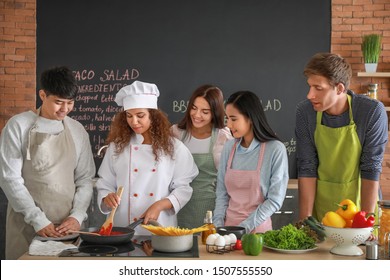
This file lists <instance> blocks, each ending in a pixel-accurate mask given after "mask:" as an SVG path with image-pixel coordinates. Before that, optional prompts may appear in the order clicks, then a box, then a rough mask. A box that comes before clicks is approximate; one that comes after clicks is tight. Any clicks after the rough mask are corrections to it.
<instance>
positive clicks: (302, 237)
mask: <svg viewBox="0 0 390 280" xmlns="http://www.w3.org/2000/svg"><path fill="white" fill-rule="evenodd" d="M263 237H264V244H266V245H267V246H269V247H272V248H277V249H284V250H305V249H311V248H314V247H315V245H316V241H317V240H316V238H315V237H312V236H310V235H309V234H308V233H307V232H306V230H305V228H296V227H295V226H294V225H292V224H288V225H286V226H284V227H282V228H281V229H278V230H269V231H267V232H265V233H264V234H263Z"/></svg>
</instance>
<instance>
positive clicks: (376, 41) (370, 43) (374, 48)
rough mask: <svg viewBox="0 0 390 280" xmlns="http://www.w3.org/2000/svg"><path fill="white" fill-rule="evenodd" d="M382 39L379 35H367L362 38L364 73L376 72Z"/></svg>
mask: <svg viewBox="0 0 390 280" xmlns="http://www.w3.org/2000/svg"><path fill="white" fill-rule="evenodd" d="M381 41H382V37H381V35H379V34H368V35H364V36H363V41H362V52H363V59H364V65H365V68H366V72H371V73H372V72H376V67H377V65H378V59H379V55H380V53H381Z"/></svg>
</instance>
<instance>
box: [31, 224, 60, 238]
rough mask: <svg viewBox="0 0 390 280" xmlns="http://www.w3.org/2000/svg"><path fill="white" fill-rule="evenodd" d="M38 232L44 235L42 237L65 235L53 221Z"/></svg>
mask: <svg viewBox="0 0 390 280" xmlns="http://www.w3.org/2000/svg"><path fill="white" fill-rule="evenodd" d="M37 234H38V235H39V236H42V237H61V236H63V234H61V233H60V232H58V231H56V229H55V226H54V224H53V223H51V224H49V225H48V226H46V227H44V228H43V229H41V230H39V231H38V232H37Z"/></svg>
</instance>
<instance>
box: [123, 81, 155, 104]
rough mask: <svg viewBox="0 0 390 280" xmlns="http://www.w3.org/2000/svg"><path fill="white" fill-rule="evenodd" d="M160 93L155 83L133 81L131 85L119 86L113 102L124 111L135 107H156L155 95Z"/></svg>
mask: <svg viewBox="0 0 390 280" xmlns="http://www.w3.org/2000/svg"><path fill="white" fill-rule="evenodd" d="M159 95H160V92H159V91H158V88H157V86H156V85H155V84H150V83H145V82H141V81H134V82H133V83H132V84H131V85H128V86H125V87H123V88H121V89H120V90H119V91H118V93H117V94H116V97H115V102H116V104H118V105H119V106H123V109H124V110H125V111H126V110H128V109H135V108H148V109H157V97H158V96H159Z"/></svg>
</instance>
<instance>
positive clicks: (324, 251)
mask: <svg viewBox="0 0 390 280" xmlns="http://www.w3.org/2000/svg"><path fill="white" fill-rule="evenodd" d="M199 239H200V238H198V240H199ZM334 245H335V244H334V242H333V241H331V240H326V241H324V242H322V243H319V244H318V248H317V249H316V250H313V251H309V252H305V253H301V254H286V253H279V252H275V251H273V250H270V249H267V248H264V249H263V251H262V252H261V253H260V255H258V256H247V255H245V254H244V252H243V251H242V250H239V251H231V252H229V253H225V254H213V253H208V252H207V251H206V246H205V245H202V244H201V242H200V244H199V258H188V260H256V259H257V260H363V259H365V254H363V255H361V256H339V255H334V254H332V253H330V252H329V250H330V249H331V248H332V247H333V246H334ZM360 248H361V249H362V250H363V252H365V247H364V246H360ZM60 259H61V260H66V259H71V260H76V259H78V260H92V259H96V260H104V259H110V260H112V259H120V260H123V259H142V260H155V259H161V258H155V257H143V258H134V257H131V258H126V257H78V258H76V257H69V258H65V257H61V258H59V257H56V256H53V257H51V256H30V255H28V254H27V253H26V254H24V255H23V256H22V257H21V258H20V260H60ZM163 259H164V260H169V259H174V258H163ZM181 260H185V259H183V258H181Z"/></svg>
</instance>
